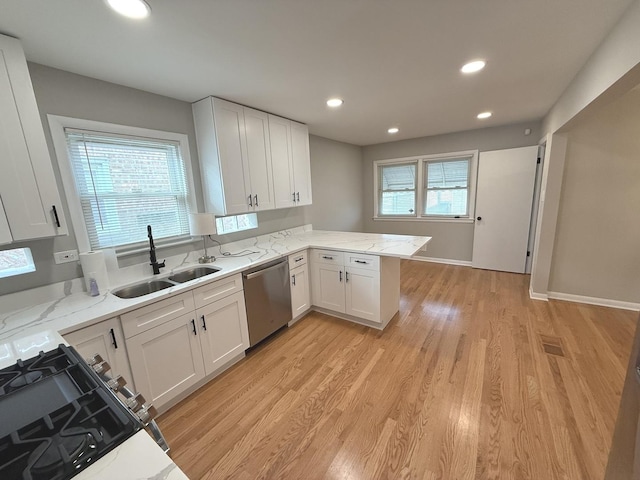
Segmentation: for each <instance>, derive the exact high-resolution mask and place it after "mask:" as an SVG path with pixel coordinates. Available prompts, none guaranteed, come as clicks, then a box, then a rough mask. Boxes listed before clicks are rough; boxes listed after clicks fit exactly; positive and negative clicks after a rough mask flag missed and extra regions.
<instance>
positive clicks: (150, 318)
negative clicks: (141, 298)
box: [120, 292, 196, 338]
mask: <svg viewBox="0 0 640 480" xmlns="http://www.w3.org/2000/svg"><path fill="white" fill-rule="evenodd" d="M195 308H196V307H195V304H194V302H193V295H192V294H191V292H186V293H181V294H180V295H175V296H173V297H170V298H167V299H164V300H160V301H158V302H155V303H152V304H151V305H147V306H146V307H142V308H139V309H137V310H134V311H133V312H128V313H125V314H122V315H120V320H121V321H122V329H123V330H124V336H125V338H130V337H133V336H134V335H138V334H139V333H142V332H146V331H147V330H149V329H151V328H153V327H155V326H156V325H161V324H163V323H166V322H168V321H170V320H173V319H174V318H177V317H179V316H180V315H184V314H186V313H189V312H192V311H193V310H195Z"/></svg>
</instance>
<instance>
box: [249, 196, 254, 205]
mask: <svg viewBox="0 0 640 480" xmlns="http://www.w3.org/2000/svg"><path fill="white" fill-rule="evenodd" d="M249 206H250V207H253V202H252V201H251V195H249Z"/></svg>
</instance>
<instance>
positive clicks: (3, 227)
mask: <svg viewBox="0 0 640 480" xmlns="http://www.w3.org/2000/svg"><path fill="white" fill-rule="evenodd" d="M12 241H13V237H12V236H11V229H10V228H9V222H8V221H7V216H6V214H5V213H4V206H3V204H2V197H0V245H4V244H5V243H11V242H12Z"/></svg>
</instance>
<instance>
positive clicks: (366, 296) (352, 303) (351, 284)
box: [345, 268, 380, 322]
mask: <svg viewBox="0 0 640 480" xmlns="http://www.w3.org/2000/svg"><path fill="white" fill-rule="evenodd" d="M345 294H346V308H345V313H347V314H349V315H353V316H355V317H359V318H364V319H366V320H371V321H374V322H379V321H380V273H379V272H376V271H372V270H366V269H363V268H347V269H345Z"/></svg>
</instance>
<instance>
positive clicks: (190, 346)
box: [127, 312, 205, 408]
mask: <svg viewBox="0 0 640 480" xmlns="http://www.w3.org/2000/svg"><path fill="white" fill-rule="evenodd" d="M197 333H198V328H197V325H196V320H195V312H192V313H190V314H186V315H181V316H179V317H177V318H174V319H173V320H170V321H168V322H166V323H163V324H162V325H158V326H157V327H154V328H152V329H149V330H147V331H145V332H142V333H140V334H138V335H136V336H135V337H131V338H128V339H127V349H128V350H129V358H130V360H131V370H132V372H133V378H134V379H135V382H136V387H138V391H139V392H140V393H142V395H143V396H144V397H145V399H146V400H147V402H151V403H152V404H153V405H154V406H155V407H156V408H159V407H161V406H162V405H164V404H165V403H167V402H168V401H169V400H171V399H173V398H174V397H176V396H177V395H179V394H180V393H182V392H184V391H185V390H187V389H188V388H189V387H191V386H193V385H195V384H196V383H197V382H198V381H199V380H201V379H202V378H204V375H205V370H204V363H203V362H202V347H201V346H200V339H199V337H198V334H197Z"/></svg>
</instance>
